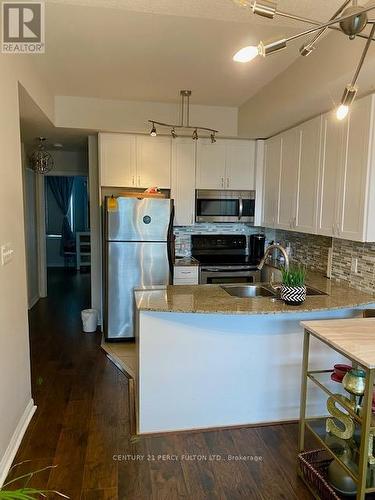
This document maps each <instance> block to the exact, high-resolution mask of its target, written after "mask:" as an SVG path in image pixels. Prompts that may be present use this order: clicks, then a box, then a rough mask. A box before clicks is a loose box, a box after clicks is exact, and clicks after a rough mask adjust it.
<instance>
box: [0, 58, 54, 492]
mask: <svg viewBox="0 0 375 500" xmlns="http://www.w3.org/2000/svg"><path fill="white" fill-rule="evenodd" d="M35 57H37V56H35ZM0 75H1V78H0V109H1V113H0V151H1V162H0V176H1V182H0V213H1V214H3V217H2V220H1V224H0V245H3V244H4V243H10V244H11V246H12V247H13V249H14V256H13V260H12V261H11V262H10V263H9V264H7V265H6V266H0V299H1V300H0V416H1V417H0V418H1V423H0V484H1V483H2V482H3V480H4V477H5V474H6V472H7V469H8V467H9V466H10V464H11V461H12V459H13V456H14V452H15V451H16V449H17V446H18V443H19V441H20V438H21V437H22V433H23V431H24V429H25V426H26V425H27V422H28V420H29V418H31V415H32V412H33V401H32V398H31V387H30V361H29V340H28V319H27V305H28V299H27V284H26V259H25V232H24V214H23V192H22V161H21V143H20V120H19V105H18V82H20V83H21V84H22V85H23V86H24V87H25V88H26V89H27V90H28V92H29V93H30V95H32V96H33V99H34V100H35V101H36V102H37V103H38V105H39V106H40V107H41V109H43V111H44V112H45V113H46V114H47V116H48V117H49V118H50V119H52V120H53V106H54V103H53V98H52V96H51V95H50V94H49V92H48V91H47V89H46V88H45V86H44V82H43V81H41V80H39V78H38V76H37V73H36V72H34V70H33V67H32V57H28V56H17V55H14V56H9V55H3V54H0Z"/></svg>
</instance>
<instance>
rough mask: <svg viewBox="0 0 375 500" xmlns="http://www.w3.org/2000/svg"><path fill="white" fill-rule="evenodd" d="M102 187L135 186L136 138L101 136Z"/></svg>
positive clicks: (111, 135)
mask: <svg viewBox="0 0 375 500" xmlns="http://www.w3.org/2000/svg"><path fill="white" fill-rule="evenodd" d="M99 162H100V165H99V168H100V185H101V186H110V187H129V186H130V187H131V186H135V136H133V135H126V134H99Z"/></svg>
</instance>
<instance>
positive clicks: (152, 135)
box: [150, 122, 158, 137]
mask: <svg viewBox="0 0 375 500" xmlns="http://www.w3.org/2000/svg"><path fill="white" fill-rule="evenodd" d="M150 135H151V137H156V136H157V135H158V134H157V132H156V128H155V123H154V122H152V129H151V132H150Z"/></svg>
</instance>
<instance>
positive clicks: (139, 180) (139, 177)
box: [138, 175, 141, 187]
mask: <svg viewBox="0 0 375 500" xmlns="http://www.w3.org/2000/svg"><path fill="white" fill-rule="evenodd" d="M138 187H141V176H140V175H138Z"/></svg>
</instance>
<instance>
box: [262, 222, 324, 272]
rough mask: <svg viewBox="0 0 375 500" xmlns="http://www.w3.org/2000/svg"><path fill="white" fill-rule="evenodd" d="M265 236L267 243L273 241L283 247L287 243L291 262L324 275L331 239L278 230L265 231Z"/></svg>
mask: <svg viewBox="0 0 375 500" xmlns="http://www.w3.org/2000/svg"><path fill="white" fill-rule="evenodd" d="M266 236H267V239H268V240H269V241H272V240H274V241H277V242H280V243H281V244H282V245H284V246H286V245H287V244H288V243H289V244H290V247H291V261H292V262H294V263H296V264H302V265H305V266H306V267H307V268H308V269H311V270H313V271H317V272H319V273H322V274H325V273H326V271H327V263H328V251H329V249H330V248H331V246H332V238H328V237H326V236H317V235H316V234H306V233H295V232H292V231H282V230H280V229H276V230H272V229H271V230H266Z"/></svg>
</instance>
